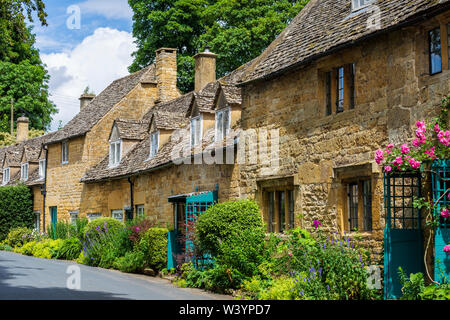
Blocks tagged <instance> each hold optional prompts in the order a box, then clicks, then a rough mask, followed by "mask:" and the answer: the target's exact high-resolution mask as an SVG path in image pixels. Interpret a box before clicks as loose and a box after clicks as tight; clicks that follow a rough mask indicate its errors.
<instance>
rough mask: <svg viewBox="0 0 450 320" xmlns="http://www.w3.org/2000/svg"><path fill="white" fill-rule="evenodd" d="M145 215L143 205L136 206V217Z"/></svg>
mask: <svg viewBox="0 0 450 320" xmlns="http://www.w3.org/2000/svg"><path fill="white" fill-rule="evenodd" d="M144 216H145V211H144V205H143V204H140V205H137V206H136V217H138V218H140V217H144Z"/></svg>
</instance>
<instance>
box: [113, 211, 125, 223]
mask: <svg viewBox="0 0 450 320" xmlns="http://www.w3.org/2000/svg"><path fill="white" fill-rule="evenodd" d="M111 217H113V218H114V219H116V220H119V221H123V210H112V211H111Z"/></svg>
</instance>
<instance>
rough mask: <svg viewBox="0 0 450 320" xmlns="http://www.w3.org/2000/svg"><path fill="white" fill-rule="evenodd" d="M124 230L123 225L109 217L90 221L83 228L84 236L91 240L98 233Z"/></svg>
mask: <svg viewBox="0 0 450 320" xmlns="http://www.w3.org/2000/svg"><path fill="white" fill-rule="evenodd" d="M124 228H125V225H124V224H123V223H122V222H120V221H119V220H117V219H114V218H110V217H103V218H98V219H95V220H92V221H91V222H89V223H88V224H87V226H86V227H85V228H84V236H85V237H89V238H90V239H92V238H93V237H96V236H97V235H99V234H100V233H102V232H103V233H105V232H107V231H111V232H113V233H114V232H116V231H118V230H122V229H124Z"/></svg>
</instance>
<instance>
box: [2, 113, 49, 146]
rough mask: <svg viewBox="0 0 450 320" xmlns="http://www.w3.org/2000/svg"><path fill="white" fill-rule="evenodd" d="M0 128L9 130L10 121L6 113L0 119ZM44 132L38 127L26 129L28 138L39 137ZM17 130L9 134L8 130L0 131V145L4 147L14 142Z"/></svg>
mask: <svg viewBox="0 0 450 320" xmlns="http://www.w3.org/2000/svg"><path fill="white" fill-rule="evenodd" d="M0 129H1V130H9V129H10V121H9V118H8V116H7V115H6V114H4V115H3V119H0ZM44 134H45V131H44V130H38V129H30V130H29V131H28V139H32V138H36V137H40V136H42V135H44ZM16 139H17V132H16V131H14V134H13V135H11V133H9V132H1V131H0V147H6V146H11V145H14V144H16V142H17V141H16Z"/></svg>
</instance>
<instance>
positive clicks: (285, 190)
mask: <svg viewBox="0 0 450 320" xmlns="http://www.w3.org/2000/svg"><path fill="white" fill-rule="evenodd" d="M281 195H283V196H281ZM263 197H264V198H263V199H264V201H265V205H264V208H265V212H266V214H265V220H266V222H267V227H268V230H267V231H268V232H271V233H272V232H273V233H283V232H285V231H287V230H290V229H293V228H295V190H294V187H293V186H286V187H277V188H264V189H263ZM280 199H281V200H283V201H280ZM282 208H283V209H284V210H283V211H284V212H282V210H281V209H282ZM280 221H283V223H280Z"/></svg>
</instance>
